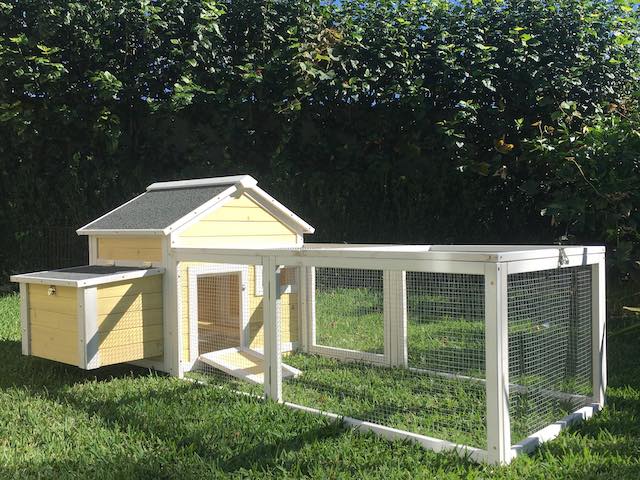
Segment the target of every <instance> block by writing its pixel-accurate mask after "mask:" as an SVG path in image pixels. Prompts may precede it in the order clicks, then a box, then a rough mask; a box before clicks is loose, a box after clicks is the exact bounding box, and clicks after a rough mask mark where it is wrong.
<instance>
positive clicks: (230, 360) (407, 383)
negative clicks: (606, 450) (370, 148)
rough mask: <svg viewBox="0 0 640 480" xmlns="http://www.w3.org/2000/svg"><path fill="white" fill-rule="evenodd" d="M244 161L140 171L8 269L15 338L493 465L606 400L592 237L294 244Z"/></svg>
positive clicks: (297, 230)
mask: <svg viewBox="0 0 640 480" xmlns="http://www.w3.org/2000/svg"><path fill="white" fill-rule="evenodd" d="M313 231H314V229H313V227H311V226H310V225H309V224H308V223H306V222H305V221H304V220H302V219H301V218H299V217H298V216H296V215H295V214H294V213H292V212H291V211H290V210H289V209H287V208H286V207H284V206H283V205H282V204H280V203H279V202H277V201H276V200H275V199H273V198H272V197H271V196H269V195H268V194H267V193H266V192H264V191H263V190H262V189H260V188H259V187H258V186H257V182H256V181H255V180H254V179H253V178H251V177H250V176H246V175H245V176H235V177H220V178H209V179H199V180H187V181H176V182H162V183H155V184H152V185H150V186H149V187H148V188H147V190H146V192H144V193H143V194H141V195H140V196H138V197H135V198H134V199H132V200H130V201H129V202H127V203H125V204H123V205H121V206H120V207H118V208H116V209H115V210H113V211H111V212H109V213H107V214H106V215H104V216H102V217H100V218H98V219H97V220H95V221H93V222H91V223H89V224H88V225H86V226H84V227H82V228H80V229H79V230H78V233H79V234H80V235H87V236H88V241H89V257H90V258H89V265H87V266H82V267H75V268H70V269H62V270H53V271H48V272H36V273H31V274H23V275H15V276H13V277H11V279H12V280H13V281H16V282H19V283H20V292H21V317H22V332H23V344H22V345H23V353H24V354H25V355H34V356H38V357H43V358H48V359H50V360H56V361H59V362H63V363H67V364H70V365H76V366H79V367H81V368H86V369H91V368H97V367H100V366H102V365H109V364H114V363H122V362H131V363H136V364H138V365H143V366H147V367H152V368H155V369H158V370H161V371H164V372H167V373H169V374H171V375H175V376H178V377H184V376H186V377H191V378H193V379H195V380H198V381H202V382H205V383H213V384H216V385H219V386H223V387H225V388H231V389H232V390H234V391H239V392H242V393H243V394H248V395H258V396H263V397H266V398H269V399H273V400H275V401H278V402H282V403H283V404H284V405H287V406H289V407H291V408H297V409H300V410H304V411H307V412H310V413H313V414H318V415H325V416H328V417H331V418H338V419H341V420H342V421H343V422H345V423H346V424H348V425H352V426H354V427H356V428H358V429H360V430H365V431H373V432H375V433H377V434H380V435H382V436H385V437H387V438H392V439H409V440H411V441H414V442H417V443H419V444H421V445H423V446H424V447H425V448H429V449H433V450H436V451H440V450H455V451H457V452H459V453H460V454H461V455H465V456H469V457H470V458H472V459H474V460H476V461H488V462H491V463H508V462H510V461H511V459H513V458H514V457H515V456H516V455H518V454H520V453H523V452H528V451H531V450H532V449H533V448H535V447H536V446H537V445H538V444H539V443H540V442H543V441H546V440H549V439H551V438H554V437H555V436H557V435H558V433H559V432H560V430H561V429H562V428H564V427H566V426H567V425H569V424H571V423H573V422H575V421H578V420H581V419H585V418H588V417H589V416H591V415H592V414H593V413H594V412H596V411H597V410H598V409H600V408H601V407H602V406H603V405H604V401H605V389H606V345H605V335H604V332H605V281H604V278H605V277H604V248H603V247H598V246H588V247H583V246H558V245H553V246H540V245H533V246H522V245H461V246H453V245H347V244H317V243H307V244H305V243H304V235H306V234H310V233H313Z"/></svg>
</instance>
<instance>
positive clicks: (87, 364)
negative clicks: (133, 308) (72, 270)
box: [78, 287, 100, 370]
mask: <svg viewBox="0 0 640 480" xmlns="http://www.w3.org/2000/svg"><path fill="white" fill-rule="evenodd" d="M80 304H83V305H84V307H83V309H84V314H83V315H82V317H83V320H82V321H83V323H84V325H83V327H82V330H78V331H79V332H82V333H81V335H80V337H83V340H84V345H82V348H83V349H84V351H83V352H82V353H81V355H80V356H81V358H82V357H84V366H83V367H82V368H86V369H87V370H91V369H93V368H98V367H99V366H100V336H99V333H98V289H97V288H96V287H87V288H79V289H78V306H80ZM78 320H79V321H80V314H78Z"/></svg>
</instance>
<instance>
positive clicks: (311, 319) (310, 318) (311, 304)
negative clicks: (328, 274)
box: [305, 267, 316, 351]
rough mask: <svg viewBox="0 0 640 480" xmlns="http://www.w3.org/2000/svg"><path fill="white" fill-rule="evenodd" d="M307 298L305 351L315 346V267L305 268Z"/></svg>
mask: <svg viewBox="0 0 640 480" xmlns="http://www.w3.org/2000/svg"><path fill="white" fill-rule="evenodd" d="M305 276H306V277H307V280H306V287H305V288H306V291H305V294H306V296H307V311H306V317H307V339H306V341H307V351H308V349H309V347H314V346H315V345H316V267H306V268H305Z"/></svg>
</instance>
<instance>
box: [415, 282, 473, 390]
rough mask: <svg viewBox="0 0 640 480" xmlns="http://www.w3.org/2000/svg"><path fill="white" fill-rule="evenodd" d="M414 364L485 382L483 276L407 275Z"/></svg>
mask: <svg viewBox="0 0 640 480" xmlns="http://www.w3.org/2000/svg"><path fill="white" fill-rule="evenodd" d="M407 313H408V316H409V322H408V328H407V329H408V340H409V341H408V354H409V366H410V367H416V368H420V369H427V370H435V371H437V372H445V373H453V374H460V375H467V376H472V377H479V378H484V368H485V365H484V364H485V351H484V276H482V275H463V274H449V273H432V272H408V274H407Z"/></svg>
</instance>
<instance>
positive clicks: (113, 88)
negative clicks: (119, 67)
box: [89, 70, 122, 98]
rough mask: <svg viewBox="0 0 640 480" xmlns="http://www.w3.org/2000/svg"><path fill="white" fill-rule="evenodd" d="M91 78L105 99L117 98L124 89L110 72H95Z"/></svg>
mask: <svg viewBox="0 0 640 480" xmlns="http://www.w3.org/2000/svg"><path fill="white" fill-rule="evenodd" d="M89 78H90V80H91V81H92V82H93V84H94V85H95V87H96V88H97V90H98V93H99V94H100V96H102V97H103V98H116V97H117V96H118V93H119V92H120V90H121V89H122V82H121V81H120V80H118V79H117V78H116V77H115V76H114V75H113V74H112V73H111V72H109V71H108V70H104V71H98V72H95V73H94V74H93V75H91V76H90V77H89Z"/></svg>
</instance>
